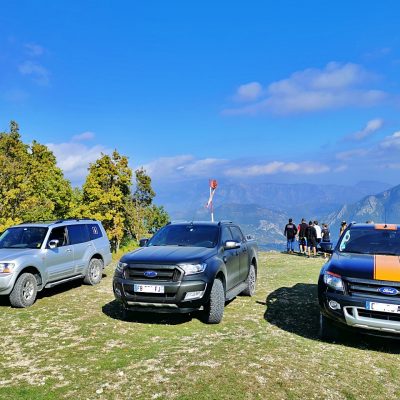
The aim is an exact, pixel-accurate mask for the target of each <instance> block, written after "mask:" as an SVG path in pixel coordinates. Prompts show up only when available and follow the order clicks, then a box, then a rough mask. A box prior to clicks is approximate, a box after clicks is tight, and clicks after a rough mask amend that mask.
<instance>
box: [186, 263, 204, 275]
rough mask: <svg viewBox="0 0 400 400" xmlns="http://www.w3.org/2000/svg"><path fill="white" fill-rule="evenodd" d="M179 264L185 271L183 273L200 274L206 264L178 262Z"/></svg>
mask: <svg viewBox="0 0 400 400" xmlns="http://www.w3.org/2000/svg"><path fill="white" fill-rule="evenodd" d="M179 266H180V267H181V268H182V269H183V270H184V271H185V275H194V274H201V273H202V272H204V271H205V270H206V268H207V264H180V265H179Z"/></svg>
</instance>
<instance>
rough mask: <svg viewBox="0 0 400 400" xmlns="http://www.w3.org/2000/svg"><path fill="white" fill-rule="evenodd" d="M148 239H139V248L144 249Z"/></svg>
mask: <svg viewBox="0 0 400 400" xmlns="http://www.w3.org/2000/svg"><path fill="white" fill-rule="evenodd" d="M148 241H149V239H145V238H144V239H140V240H139V247H145V246H146V244H147V243H148Z"/></svg>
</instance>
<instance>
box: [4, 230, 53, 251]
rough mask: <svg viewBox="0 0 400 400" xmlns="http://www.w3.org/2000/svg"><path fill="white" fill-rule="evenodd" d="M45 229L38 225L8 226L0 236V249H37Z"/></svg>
mask: <svg viewBox="0 0 400 400" xmlns="http://www.w3.org/2000/svg"><path fill="white" fill-rule="evenodd" d="M47 229H48V228H45V227H39V226H31V227H14V228H9V229H7V230H6V231H5V232H3V234H2V235H1V236H0V249H38V248H40V247H41V246H42V243H43V240H44V238H45V236H46V233H47Z"/></svg>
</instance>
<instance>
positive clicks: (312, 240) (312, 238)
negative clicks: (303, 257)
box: [306, 221, 317, 258]
mask: <svg viewBox="0 0 400 400" xmlns="http://www.w3.org/2000/svg"><path fill="white" fill-rule="evenodd" d="M306 237H307V257H308V258H310V255H311V249H312V250H313V254H314V257H315V256H316V255H317V231H316V230H315V227H314V225H313V222H312V221H310V222H309V223H308V227H307V230H306Z"/></svg>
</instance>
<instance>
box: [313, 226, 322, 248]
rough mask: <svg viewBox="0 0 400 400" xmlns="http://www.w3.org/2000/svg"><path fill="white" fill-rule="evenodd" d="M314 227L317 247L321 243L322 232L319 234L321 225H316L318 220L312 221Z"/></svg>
mask: <svg viewBox="0 0 400 400" xmlns="http://www.w3.org/2000/svg"><path fill="white" fill-rule="evenodd" d="M314 228H315V231H316V232H317V247H318V245H319V244H320V243H321V240H322V234H321V227H320V226H319V225H318V221H314Z"/></svg>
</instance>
